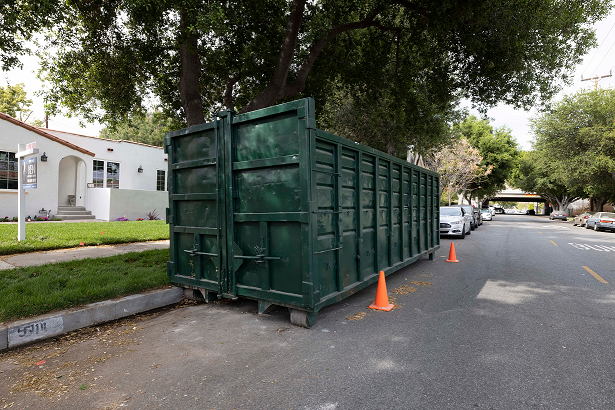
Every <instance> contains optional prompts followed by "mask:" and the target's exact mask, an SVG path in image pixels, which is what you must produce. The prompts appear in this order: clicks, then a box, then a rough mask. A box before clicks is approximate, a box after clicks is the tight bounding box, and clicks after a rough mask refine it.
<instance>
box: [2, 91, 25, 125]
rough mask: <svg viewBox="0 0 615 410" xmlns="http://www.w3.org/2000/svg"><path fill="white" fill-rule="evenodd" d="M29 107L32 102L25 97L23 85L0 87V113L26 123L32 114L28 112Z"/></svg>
mask: <svg viewBox="0 0 615 410" xmlns="http://www.w3.org/2000/svg"><path fill="white" fill-rule="evenodd" d="M31 105H32V100H31V99H29V98H28V96H27V95H26V91H25V90H24V84H23V83H22V84H16V85H14V86H12V85H10V84H8V85H7V86H6V87H2V86H0V112H3V113H5V114H8V115H10V116H11V117H13V118H17V119H18V120H20V121H27V120H28V117H29V116H30V114H31V113H32V111H30V110H29V108H30V106H31Z"/></svg>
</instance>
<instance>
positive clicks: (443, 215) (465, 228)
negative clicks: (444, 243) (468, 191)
mask: <svg viewBox="0 0 615 410" xmlns="http://www.w3.org/2000/svg"><path fill="white" fill-rule="evenodd" d="M471 223H472V216H471V215H469V214H467V213H466V212H465V210H464V209H463V208H461V207H458V206H443V207H440V235H454V236H459V237H460V238H461V239H463V238H465V237H466V234H468V235H469V234H470V224H471Z"/></svg>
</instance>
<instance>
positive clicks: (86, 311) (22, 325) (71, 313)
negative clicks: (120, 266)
mask: <svg viewBox="0 0 615 410" xmlns="http://www.w3.org/2000/svg"><path fill="white" fill-rule="evenodd" d="M182 295H183V288H179V287H173V288H171V289H161V290H153V291H151V292H146V293H141V294H138V295H131V296H126V297H123V298H120V299H115V300H105V301H103V302H97V303H92V304H89V305H86V306H85V307H83V308H81V309H77V310H63V311H60V312H55V313H50V314H47V315H42V316H37V317H33V318H29V319H24V320H19V321H17V322H13V323H8V324H7V325H6V326H3V325H0V350H4V349H7V348H13V347H16V346H19V345H23V344H26V343H31V342H34V341H37V340H42V339H47V338H49V337H53V336H57V335H61V334H64V333H68V332H72V331H73V330H77V329H81V328H84V327H88V326H92V325H96V324H98V323H103V322H109V321H111V320H116V319H120V318H123V317H127V316H131V315H134V314H137V313H141V312H146V311H148V310H152V309H157V308H160V307H163V306H167V305H172V304H174V303H178V302H179V301H180V300H181V299H182Z"/></svg>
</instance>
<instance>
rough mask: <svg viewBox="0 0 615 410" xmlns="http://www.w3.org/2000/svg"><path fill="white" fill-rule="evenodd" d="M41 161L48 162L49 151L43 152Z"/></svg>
mask: <svg viewBox="0 0 615 410" xmlns="http://www.w3.org/2000/svg"><path fill="white" fill-rule="evenodd" d="M41 162H47V153H45V152H43V155H41Z"/></svg>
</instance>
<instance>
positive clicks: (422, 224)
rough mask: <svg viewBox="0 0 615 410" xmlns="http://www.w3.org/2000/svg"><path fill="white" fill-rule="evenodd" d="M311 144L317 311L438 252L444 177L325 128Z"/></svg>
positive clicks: (318, 132)
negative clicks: (441, 177) (421, 257)
mask: <svg viewBox="0 0 615 410" xmlns="http://www.w3.org/2000/svg"><path fill="white" fill-rule="evenodd" d="M311 146H312V150H311V167H312V172H313V174H312V189H311V193H312V198H313V200H314V202H315V204H316V206H315V207H314V208H313V213H312V216H311V218H312V226H311V229H312V238H313V241H314V252H313V263H312V266H313V269H314V271H315V272H317V274H316V275H315V281H317V283H315V286H316V288H317V290H318V293H317V295H318V299H317V300H315V304H314V305H315V310H318V309H319V308H320V307H322V306H324V305H327V304H330V303H334V302H336V301H338V300H341V299H343V298H344V297H346V296H348V295H350V294H352V293H354V292H356V291H357V290H359V289H361V288H363V287H365V286H367V285H369V284H371V283H373V282H374V281H376V280H377V278H378V273H379V272H380V271H381V270H382V271H384V272H385V274H389V273H392V272H395V271H397V270H399V269H401V268H403V267H405V266H407V265H408V264H410V263H412V262H414V261H416V260H417V259H418V258H419V257H420V256H421V255H426V254H432V253H433V252H434V251H435V250H437V249H438V248H439V246H440V239H439V214H438V210H439V206H438V204H439V198H438V196H439V190H438V184H439V176H438V175H437V174H436V173H434V172H431V171H429V170H426V169H424V168H420V167H418V166H415V165H412V164H410V163H408V162H405V161H402V160H400V159H398V158H395V157H392V156H390V155H387V154H385V153H383V152H380V151H377V150H374V149H372V148H369V147H366V146H364V145H361V144H357V143H355V142H352V141H349V140H346V139H344V138H340V137H338V136H336V135H333V134H330V133H327V132H325V131H321V130H316V132H315V133H314V136H313V138H312V144H311Z"/></svg>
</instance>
